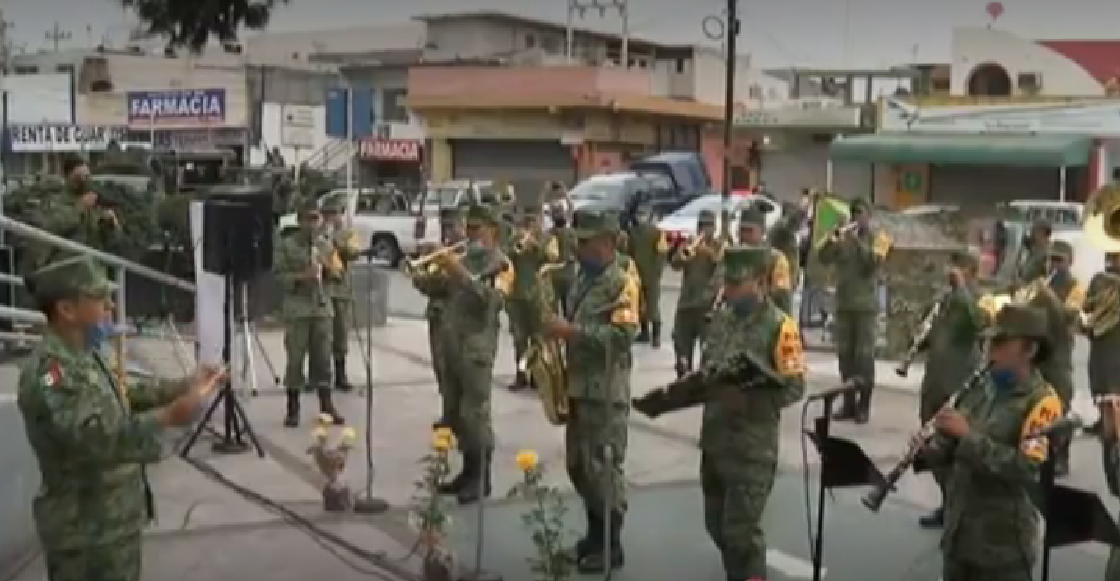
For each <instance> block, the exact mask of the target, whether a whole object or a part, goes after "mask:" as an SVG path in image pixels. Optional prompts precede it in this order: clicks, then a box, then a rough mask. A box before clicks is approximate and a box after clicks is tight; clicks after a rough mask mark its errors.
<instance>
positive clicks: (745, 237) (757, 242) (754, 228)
mask: <svg viewBox="0 0 1120 581" xmlns="http://www.w3.org/2000/svg"><path fill="white" fill-rule="evenodd" d="M765 232H766V214H764V213H763V212H762V210H761V209H760V208H759V207H758V205H757V204H751V205H749V206H747V207H746V208H743V210H742V211H741V212H740V213H739V244H743V245H746V246H764V247H766V248H767V249H768V250H769V251H770V267H769V269H770V272H769V276H768V277H767V280H766V292H767V294H769V295H770V300H772V301H774V304H775V305H777V306H778V308H779V309H782V311H783V312H786V313H789V312H790V308H791V303H792V301H793V291H792V289H791V288H790V287H791V286H792V284H791V281H790V270H789V261H788V260H786V255H785V254H783V253H782V251H780V250H778V249H776V248H773V247H771V246H769V245H767V244H766V242H765V241H764V240H763V235H764V234H765Z"/></svg>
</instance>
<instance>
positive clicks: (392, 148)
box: [359, 139, 420, 161]
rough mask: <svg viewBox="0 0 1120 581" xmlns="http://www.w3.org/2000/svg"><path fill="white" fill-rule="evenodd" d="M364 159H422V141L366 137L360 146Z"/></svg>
mask: <svg viewBox="0 0 1120 581" xmlns="http://www.w3.org/2000/svg"><path fill="white" fill-rule="evenodd" d="M359 153H360V154H361V156H362V158H364V159H375V160H377V161H420V141H419V140H416V139H366V140H363V141H362V143H361V146H360V147H359Z"/></svg>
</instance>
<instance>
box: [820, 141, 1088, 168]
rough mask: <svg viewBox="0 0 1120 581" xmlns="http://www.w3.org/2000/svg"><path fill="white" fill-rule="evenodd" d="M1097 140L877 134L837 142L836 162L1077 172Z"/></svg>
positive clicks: (834, 148) (831, 149)
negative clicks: (969, 165) (979, 166)
mask: <svg viewBox="0 0 1120 581" xmlns="http://www.w3.org/2000/svg"><path fill="white" fill-rule="evenodd" d="M1091 142H1092V140H1091V139H1089V138H1087V137H1081V136H1076V135H1030V136H1023V135H941V134H923V133H875V134H870V135H857V136H855V137H849V138H847V139H838V140H836V141H833V142H832V144H831V145H829V157H830V158H831V159H833V160H843V161H862V162H868V161H869V162H891V163H944V164H973V165H1010V166H1019V167H1073V166H1079V165H1088V161H1089V150H1090V149H1091Z"/></svg>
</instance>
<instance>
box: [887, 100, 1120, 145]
mask: <svg viewBox="0 0 1120 581" xmlns="http://www.w3.org/2000/svg"><path fill="white" fill-rule="evenodd" d="M882 111H883V115H882V121H881V122H880V126H879V130H880V131H888V132H905V131H914V132H921V133H960V134H977V133H1002V134H1025V135H1029V134H1038V133H1042V134H1062V135H1090V136H1093V137H1120V99H1117V100H1101V99H1093V100H1086V101H1083V102H1067V103H1017V104H1005V105H977V106H963V107H961V106H954V107H916V106H914V105H911V104H909V103H906V102H904V101H901V100H899V99H893V98H887V99H884V100H883V107H882Z"/></svg>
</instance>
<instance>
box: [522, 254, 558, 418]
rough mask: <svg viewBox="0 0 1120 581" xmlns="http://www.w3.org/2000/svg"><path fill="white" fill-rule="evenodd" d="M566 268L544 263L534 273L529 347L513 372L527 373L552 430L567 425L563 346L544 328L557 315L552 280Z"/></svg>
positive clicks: (556, 264)
mask: <svg viewBox="0 0 1120 581" xmlns="http://www.w3.org/2000/svg"><path fill="white" fill-rule="evenodd" d="M567 266H568V264H567V263H548V264H545V265H544V266H542V267H541V268H540V269H539V270H538V271H537V280H536V285H535V288H534V289H533V295H532V298H531V301H532V304H533V313H534V316H533V324H532V329H533V332H532V333H530V335H529V346H528V348H527V349H526V350H525V354H524V355H523V356H522V357H521V359H520V360H519V361H518V362H517V370H518V371H520V372H522V373H527V374H528V375H529V377H530V379H531V381H532V382H533V384H534V385H535V386H536V388H537V394H538V395H539V396H540V398H541V405H542V406H543V407H544V415H545V417H546V418H547V419H548V422H549V423H550V424H552V425H554V426H562V425H564V424H565V423H567V421H568V411H569V400H568V367H567V363H566V362H565V358H564V357H565V356H564V344H563V342H562V341H560V340H558V339H551V338H548V337H546V336H545V334H544V325H545V324H546V323H547V322H548V321H550V320H552V319H553V318H554V317H556V315H557V313H556V306H557V304H558V303H557V299H556V293H555V291H554V290H553V288H554V287H553V285H552V276H553V275H554V274H555V273H557V272H559V271H561V270H563V269H564V268H566V267H567Z"/></svg>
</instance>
